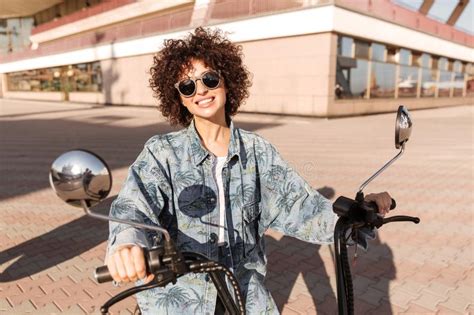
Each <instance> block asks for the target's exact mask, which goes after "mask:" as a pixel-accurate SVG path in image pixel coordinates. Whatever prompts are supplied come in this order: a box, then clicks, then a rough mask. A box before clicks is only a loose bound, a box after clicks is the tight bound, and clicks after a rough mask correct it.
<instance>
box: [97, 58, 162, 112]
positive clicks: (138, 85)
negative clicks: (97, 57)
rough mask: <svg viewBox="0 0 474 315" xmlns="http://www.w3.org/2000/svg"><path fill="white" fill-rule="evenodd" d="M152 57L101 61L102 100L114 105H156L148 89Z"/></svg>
mask: <svg viewBox="0 0 474 315" xmlns="http://www.w3.org/2000/svg"><path fill="white" fill-rule="evenodd" d="M152 64H153V55H150V54H147V55H141V56H134V57H126V58H116V59H108V60H102V61H101V69H102V79H103V82H104V85H103V92H102V93H103V100H104V102H105V103H106V104H114V105H130V104H133V105H156V101H155V100H154V99H153V93H152V90H151V88H149V87H148V86H149V83H148V80H149V78H150V74H149V69H150V67H151V65H152Z"/></svg>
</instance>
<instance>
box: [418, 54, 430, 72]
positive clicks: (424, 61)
mask: <svg viewBox="0 0 474 315" xmlns="http://www.w3.org/2000/svg"><path fill="white" fill-rule="evenodd" d="M430 66H431V56H430V55H429V54H425V53H423V54H421V57H420V67H423V68H429V67H430Z"/></svg>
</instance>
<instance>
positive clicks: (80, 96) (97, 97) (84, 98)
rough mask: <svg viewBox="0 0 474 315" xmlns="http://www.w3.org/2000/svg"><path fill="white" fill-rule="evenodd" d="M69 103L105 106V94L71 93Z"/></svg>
mask: <svg viewBox="0 0 474 315" xmlns="http://www.w3.org/2000/svg"><path fill="white" fill-rule="evenodd" d="M69 101H71V102H79V103H92V104H105V94H104V93H97V92H71V93H69Z"/></svg>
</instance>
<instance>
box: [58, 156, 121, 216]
mask: <svg viewBox="0 0 474 315" xmlns="http://www.w3.org/2000/svg"><path fill="white" fill-rule="evenodd" d="M49 181H50V184H51V187H52V188H53V190H54V191H55V192H56V195H58V197H59V198H61V199H62V200H64V201H65V202H66V203H68V204H70V205H72V206H76V207H82V205H81V201H84V202H85V203H86V204H87V206H88V207H91V206H94V205H95V204H97V203H99V202H100V201H101V200H103V199H105V198H106V197H107V196H108V194H109V193H110V190H111V189H112V174H111V172H110V169H109V167H108V165H107V163H105V161H104V160H103V159H102V158H101V157H99V156H98V155H96V154H94V153H92V152H90V151H87V150H82V149H78V150H72V151H67V152H65V153H63V154H61V155H60V156H59V157H58V158H57V159H56V160H54V162H53V164H52V165H51V170H50V172H49Z"/></svg>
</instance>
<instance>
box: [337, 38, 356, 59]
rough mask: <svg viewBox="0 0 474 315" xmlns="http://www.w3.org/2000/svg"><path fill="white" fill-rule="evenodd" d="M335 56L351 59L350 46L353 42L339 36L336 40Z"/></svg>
mask: <svg viewBox="0 0 474 315" xmlns="http://www.w3.org/2000/svg"><path fill="white" fill-rule="evenodd" d="M337 40H338V45H337V54H338V55H339V56H346V57H352V45H353V43H354V40H353V39H352V38H350V37H345V36H339V37H338V38H337Z"/></svg>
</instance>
